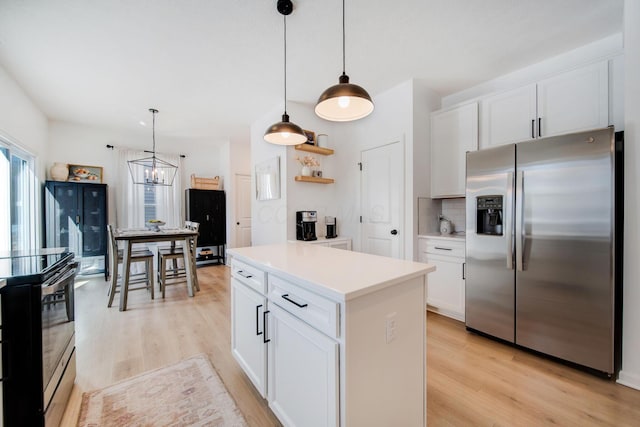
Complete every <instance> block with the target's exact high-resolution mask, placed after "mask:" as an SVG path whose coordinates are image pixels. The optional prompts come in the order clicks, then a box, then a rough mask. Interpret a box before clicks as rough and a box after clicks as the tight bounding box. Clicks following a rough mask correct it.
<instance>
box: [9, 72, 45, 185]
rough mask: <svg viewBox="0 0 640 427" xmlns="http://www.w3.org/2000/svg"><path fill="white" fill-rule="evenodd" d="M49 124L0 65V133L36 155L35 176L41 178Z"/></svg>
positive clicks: (42, 177)
mask: <svg viewBox="0 0 640 427" xmlns="http://www.w3.org/2000/svg"><path fill="white" fill-rule="evenodd" d="M47 130H48V123H47V118H46V117H45V115H44V114H42V112H41V111H40V110H39V109H38V107H36V105H35V104H34V103H33V101H31V99H30V98H29V96H28V95H27V94H26V93H25V92H24V91H23V90H22V88H20V87H19V86H18V84H17V83H16V82H15V81H14V80H13V78H12V77H11V76H10V75H9V74H8V73H7V72H6V71H5V70H4V68H2V67H0V135H1V136H3V137H4V138H5V139H7V140H9V141H10V142H12V143H13V144H16V145H18V146H20V148H22V149H24V150H25V151H27V152H29V153H31V154H33V155H34V156H36V175H37V177H38V178H39V180H40V181H44V170H45V166H44V163H43V162H42V159H43V158H44V157H45V156H46V155H47Z"/></svg>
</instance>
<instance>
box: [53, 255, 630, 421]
mask: <svg viewBox="0 0 640 427" xmlns="http://www.w3.org/2000/svg"><path fill="white" fill-rule="evenodd" d="M198 278H199V280H200V286H201V289H202V290H201V291H200V292H198V293H197V295H196V297H194V298H189V297H188V296H187V292H186V288H185V287H184V285H177V286H171V287H168V288H167V296H166V298H165V299H164V300H162V299H161V298H156V300H154V301H151V299H150V297H149V294H147V293H146V292H145V291H136V292H132V293H131V294H130V299H129V305H128V307H129V309H128V310H127V311H126V312H123V313H121V312H119V311H118V308H117V306H116V304H114V307H112V308H110V309H108V308H107V307H106V305H107V283H106V282H104V281H103V280H100V279H97V278H96V279H91V280H88V281H87V280H83V279H79V280H78V283H77V285H79V287H78V288H77V291H76V310H77V315H76V319H77V322H76V329H77V333H76V346H77V362H78V375H77V379H76V386H75V387H74V391H73V394H72V399H71V401H70V403H69V405H68V407H67V411H66V413H65V416H64V419H63V423H62V425H63V426H75V424H76V420H77V417H78V414H79V410H80V403H81V396H82V392H84V391H89V390H93V389H96V388H101V387H104V386H107V385H109V384H112V383H115V382H117V381H120V380H122V379H124V378H127V377H130V376H133V375H136V374H139V373H142V372H144V371H147V370H151V369H156V368H160V367H163V366H166V365H168V364H171V363H175V362H177V361H179V360H181V359H184V358H187V357H189V356H191V355H194V354H198V353H205V354H207V356H208V357H209V359H210V360H211V362H212V363H213V365H214V367H215V369H216V371H217V372H218V374H219V375H220V377H221V378H222V381H223V382H224V383H225V385H226V387H227V389H228V390H229V392H230V393H231V395H232V396H233V397H234V399H235V401H236V403H237V404H238V407H239V408H240V410H241V411H242V412H243V414H244V415H245V417H246V418H247V421H248V422H249V424H250V425H251V426H260V427H262V426H279V425H280V424H279V423H278V421H277V419H276V418H275V417H274V416H273V414H272V413H271V412H270V410H269V409H268V407H267V405H266V403H265V402H264V401H263V400H262V398H261V397H260V396H259V395H258V394H257V392H256V391H255V390H254V388H253V386H252V385H251V383H250V382H249V380H248V379H247V378H246V376H245V375H244V374H243V373H242V371H241V370H240V368H239V367H238V365H237V364H236V362H235V360H234V359H233V357H232V356H231V350H230V327H231V325H230V317H229V316H230V294H229V269H228V268H227V267H224V266H209V267H202V268H199V269H198ZM427 337H428V338H427V343H428V344H427V375H428V384H427V387H428V392H427V410H428V424H429V426H469V425H473V426H539V425H562V426H606V425H610V426H627V425H628V426H638V425H640V391H637V390H633V389H630V388H627V387H624V386H621V385H618V384H616V383H614V382H612V381H607V380H603V379H600V378H597V377H594V376H592V375H589V374H587V373H583V372H581V371H578V370H575V369H573V368H570V367H567V366H564V365H561V364H558V363H555V362H552V361H550V360H546V359H543V358H540V357H537V356H534V355H532V354H529V353H527V352H523V351H520V350H517V349H514V348H512V347H509V346H506V345H503V344H500V343H496V342H494V341H492V340H489V339H487V338H483V337H479V336H476V335H474V334H470V333H467V332H466V331H465V329H464V325H463V324H462V323H460V322H457V321H454V320H451V319H448V318H446V317H442V316H438V315H436V314H432V313H429V314H428V327H427ZM354 427H359V426H354Z"/></svg>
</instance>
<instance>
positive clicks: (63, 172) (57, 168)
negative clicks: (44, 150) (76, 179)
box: [49, 162, 69, 181]
mask: <svg viewBox="0 0 640 427" xmlns="http://www.w3.org/2000/svg"><path fill="white" fill-rule="evenodd" d="M49 173H50V174H51V179H53V180H54V181H66V180H67V178H69V167H68V166H67V164H66V163H57V162H56V163H54V164H53V166H51V169H49Z"/></svg>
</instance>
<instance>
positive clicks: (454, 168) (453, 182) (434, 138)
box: [431, 102, 478, 197]
mask: <svg viewBox="0 0 640 427" xmlns="http://www.w3.org/2000/svg"><path fill="white" fill-rule="evenodd" d="M477 149H478V104H477V103H475V102H474V103H471V104H466V105H462V106H459V107H456V108H453V109H450V110H445V111H436V112H434V113H432V114H431V197H464V193H465V173H466V170H465V168H466V153H467V151H475V150H477Z"/></svg>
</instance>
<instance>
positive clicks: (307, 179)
mask: <svg viewBox="0 0 640 427" xmlns="http://www.w3.org/2000/svg"><path fill="white" fill-rule="evenodd" d="M295 180H296V181H298V182H315V183H316V184H333V183H334V182H335V181H334V180H333V178H318V177H315V176H302V175H298V176H296V178H295Z"/></svg>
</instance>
